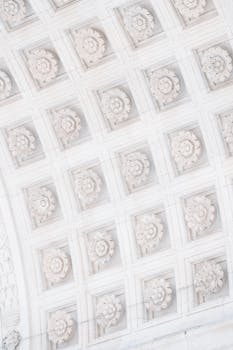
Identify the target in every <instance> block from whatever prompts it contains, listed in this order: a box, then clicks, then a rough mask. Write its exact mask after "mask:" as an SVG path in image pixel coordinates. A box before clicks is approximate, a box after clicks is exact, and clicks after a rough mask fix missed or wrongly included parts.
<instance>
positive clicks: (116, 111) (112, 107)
mask: <svg viewBox="0 0 233 350" xmlns="http://www.w3.org/2000/svg"><path fill="white" fill-rule="evenodd" d="M101 108H102V111H103V113H104V115H105V117H106V118H107V119H108V120H109V121H110V123H111V124H113V125H118V124H120V123H122V122H124V121H126V120H128V119H129V116H130V111H131V109H132V103H131V100H130V97H129V96H128V94H127V93H126V92H125V91H124V90H123V89H121V88H118V87H117V88H112V89H110V90H107V91H105V92H104V93H103V94H102V96H101Z"/></svg>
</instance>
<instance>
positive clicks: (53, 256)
mask: <svg viewBox="0 0 233 350" xmlns="http://www.w3.org/2000/svg"><path fill="white" fill-rule="evenodd" d="M43 267H44V274H45V277H46V279H47V280H48V281H49V282H50V283H59V282H61V281H63V280H64V279H65V278H66V277H67V276H68V274H69V272H70V269H71V260H70V256H69V255H68V254H67V253H66V252H64V251H63V250H62V249H50V250H48V251H46V252H45V255H44V259H43Z"/></svg>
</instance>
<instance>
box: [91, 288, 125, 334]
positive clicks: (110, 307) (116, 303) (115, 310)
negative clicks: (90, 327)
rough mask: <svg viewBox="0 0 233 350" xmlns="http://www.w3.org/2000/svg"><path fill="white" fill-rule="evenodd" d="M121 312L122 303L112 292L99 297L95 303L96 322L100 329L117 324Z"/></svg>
mask: <svg viewBox="0 0 233 350" xmlns="http://www.w3.org/2000/svg"><path fill="white" fill-rule="evenodd" d="M122 313H123V305H122V303H121V301H120V299H119V298H118V297H117V296H115V295H114V294H108V295H104V296H102V297H100V298H99V300H98V302H97V305H96V322H97V324H98V325H99V326H100V327H101V328H102V329H107V328H110V327H113V326H115V325H117V324H118V323H119V321H120V318H121V316H122Z"/></svg>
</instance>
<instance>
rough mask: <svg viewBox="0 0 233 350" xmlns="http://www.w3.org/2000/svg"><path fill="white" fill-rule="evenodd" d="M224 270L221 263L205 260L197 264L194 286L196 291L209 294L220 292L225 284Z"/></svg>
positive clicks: (205, 294) (204, 294)
mask: <svg viewBox="0 0 233 350" xmlns="http://www.w3.org/2000/svg"><path fill="white" fill-rule="evenodd" d="M224 282H225V281H224V271H223V268H222V266H221V265H220V264H219V263H216V262H214V261H212V260H209V261H204V262H202V263H200V264H198V265H197V266H196V272H195V275H194V287H195V291H196V293H199V294H201V295H202V296H208V295H211V294H215V293H218V292H219V291H220V290H221V289H222V288H223V286H224Z"/></svg>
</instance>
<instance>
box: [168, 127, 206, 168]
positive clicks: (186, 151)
mask: <svg viewBox="0 0 233 350" xmlns="http://www.w3.org/2000/svg"><path fill="white" fill-rule="evenodd" d="M171 149H172V156H173V159H174V161H175V163H176V166H177V169H178V170H179V171H180V172H183V171H184V170H187V169H190V168H192V167H193V166H194V165H195V164H196V163H197V162H198V160H199V159H200V156H201V152H202V149H201V141H200V139H199V138H198V137H197V136H196V134H195V133H194V132H193V131H186V130H182V131H179V132H178V133H177V134H175V135H173V136H172V137H171Z"/></svg>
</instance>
